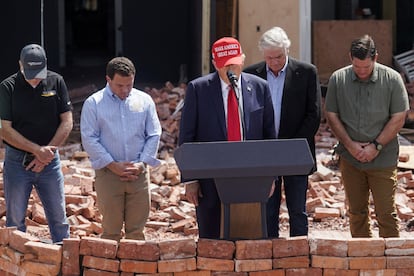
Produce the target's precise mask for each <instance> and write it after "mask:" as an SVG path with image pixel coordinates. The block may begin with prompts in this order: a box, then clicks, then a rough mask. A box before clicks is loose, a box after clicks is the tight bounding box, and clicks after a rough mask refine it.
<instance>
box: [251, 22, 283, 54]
mask: <svg viewBox="0 0 414 276" xmlns="http://www.w3.org/2000/svg"><path fill="white" fill-rule="evenodd" d="M258 46H259V50H260V51H262V52H263V51H264V50H266V49H272V48H283V49H285V51H286V52H287V51H288V50H289V47H290V40H289V38H288V36H287V34H286V32H285V31H284V30H283V29H282V28H280V27H273V28H271V29H270V30H268V31H266V32H265V33H264V34H263V35H262V37H261V38H260V40H259V45H258Z"/></svg>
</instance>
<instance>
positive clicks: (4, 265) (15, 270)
mask: <svg viewBox="0 0 414 276" xmlns="http://www.w3.org/2000/svg"><path fill="white" fill-rule="evenodd" d="M0 271H5V272H7V273H11V274H13V275H24V274H23V273H24V271H22V269H21V268H20V266H19V265H17V264H13V263H11V262H8V261H6V260H5V259H3V258H0ZM5 276H9V274H6V275H5Z"/></svg>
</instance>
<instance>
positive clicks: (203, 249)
mask: <svg viewBox="0 0 414 276" xmlns="http://www.w3.org/2000/svg"><path fill="white" fill-rule="evenodd" d="M235 249H236V246H235V244H234V242H232V241H226V240H212V239H199V240H198V242H197V256H198V257H206V258H215V259H228V260H231V259H233V257H234V252H235Z"/></svg>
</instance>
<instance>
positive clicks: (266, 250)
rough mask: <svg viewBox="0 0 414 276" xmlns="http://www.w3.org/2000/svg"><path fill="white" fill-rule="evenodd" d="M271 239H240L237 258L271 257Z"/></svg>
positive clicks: (237, 243) (237, 242) (237, 245)
mask: <svg viewBox="0 0 414 276" xmlns="http://www.w3.org/2000/svg"><path fill="white" fill-rule="evenodd" d="M271 258H272V241H271V240H239V241H236V259H238V260H252V259H271Z"/></svg>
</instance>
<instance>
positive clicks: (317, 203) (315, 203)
mask: <svg viewBox="0 0 414 276" xmlns="http://www.w3.org/2000/svg"><path fill="white" fill-rule="evenodd" d="M323 206H324V202H323V200H322V198H320V197H315V198H309V199H307V200H306V211H307V212H308V213H313V212H315V209H316V208H317V207H323Z"/></svg>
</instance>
